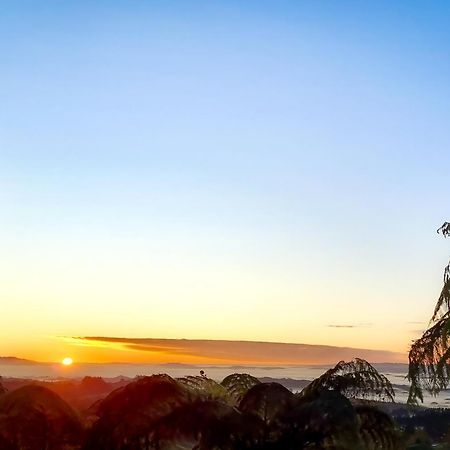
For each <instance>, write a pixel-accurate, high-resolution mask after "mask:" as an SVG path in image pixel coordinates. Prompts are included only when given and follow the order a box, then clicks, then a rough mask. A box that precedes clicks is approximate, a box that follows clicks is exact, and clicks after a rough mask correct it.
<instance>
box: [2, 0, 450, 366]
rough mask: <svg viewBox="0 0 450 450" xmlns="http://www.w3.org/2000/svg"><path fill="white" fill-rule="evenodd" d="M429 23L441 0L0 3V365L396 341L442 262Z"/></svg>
mask: <svg viewBox="0 0 450 450" xmlns="http://www.w3.org/2000/svg"><path fill="white" fill-rule="evenodd" d="M449 21H450V4H449V2H447V1H442V2H440V1H435V2H414V1H396V2H390V1H377V2H371V3H370V4H369V2H356V1H355V2H350V1H339V2H336V1H320V2H318V1H271V2H269V1H258V2H256V1H249V2H242V1H230V0H228V1H220V2H219V1H203V2H200V1H198V2H191V1H181V0H180V1H167V0H165V1H161V2H156V1H155V2H153V1H142V0H140V1H137V0H136V1H135V0H126V1H125V0H124V1H82V0H76V1H75V0H74V1H64V2H61V1H34V2H31V1H21V2H17V1H2V2H1V5H0V55H1V58H0V69H1V70H0V105H1V106H0V206H1V208H0V251H1V258H0V304H1V315H0V355H7V354H8V355H12V354H14V355H17V356H23V357H31V358H35V359H40V360H57V359H61V358H62V357H63V356H66V355H67V354H76V358H78V359H88V360H89V359H92V358H94V357H93V356H92V355H91V354H88V353H83V349H82V347H76V346H73V344H71V340H70V339H63V338H62V337H65V338H68V337H70V336H120V337H128V338H191V339H236V340H263V341H275V342H292V343H307V344H330V345H338V346H351V347H361V348H368V349H386V350H392V351H396V352H405V351H406V350H407V349H408V346H409V343H410V341H411V339H413V338H416V337H418V335H419V332H420V330H422V329H423V328H424V327H425V326H426V324H427V321H428V319H429V317H430V315H431V312H432V308H433V305H434V302H435V299H436V298H437V295H438V293H439V290H440V287H441V281H442V269H443V266H444V265H445V264H446V262H447V257H448V245H446V242H445V241H444V240H443V239H442V238H439V237H438V236H437V235H436V233H435V230H436V229H437V227H438V226H439V225H440V224H441V223H442V222H443V221H444V220H446V219H449V217H450V215H449V214H450V213H449V211H448V198H449V195H448V194H449V188H448V176H449V168H450V151H449V149H450V133H449V128H448V120H449V116H450V114H449V113H450V111H449V109H450V83H449V80H450V54H449V53H450V28H449V26H448V24H449ZM99 351H100V352H101V349H99ZM96 355H97V356H96V358H100V359H101V355H100V353H98V354H96ZM99 355H100V356H99ZM123 357H124V359H127V358H128V357H129V358H131V359H133V358H132V357H131V356H129V355H128V356H127V354H125V353H124V356H123Z"/></svg>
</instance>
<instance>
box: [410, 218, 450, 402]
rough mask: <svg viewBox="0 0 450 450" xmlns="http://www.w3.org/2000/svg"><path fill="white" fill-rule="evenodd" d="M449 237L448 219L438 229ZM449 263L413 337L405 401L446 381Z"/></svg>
mask: <svg viewBox="0 0 450 450" xmlns="http://www.w3.org/2000/svg"><path fill="white" fill-rule="evenodd" d="M437 232H438V233H439V234H442V235H443V236H444V237H448V236H450V222H445V223H444V224H443V225H442V226H441V227H440V228H439V229H438V230H437ZM449 340H450V263H449V264H448V265H447V267H446V268H445V270H444V285H443V287H442V290H441V293H440V295H439V298H438V300H437V302H436V306H435V308H434V312H433V316H432V317H431V321H430V324H429V327H428V329H427V330H426V331H425V332H424V333H423V335H422V337H421V338H419V339H417V340H415V341H414V342H413V343H412V345H411V349H410V351H409V370H408V379H409V381H410V382H411V387H410V390H409V397H408V402H409V403H418V400H420V401H421V402H423V391H424V390H427V391H428V392H430V393H431V394H434V395H436V394H437V393H438V392H439V391H440V390H442V389H446V388H447V387H448V385H449V384H450V348H449Z"/></svg>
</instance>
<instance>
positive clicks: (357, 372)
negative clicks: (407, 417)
mask: <svg viewBox="0 0 450 450" xmlns="http://www.w3.org/2000/svg"><path fill="white" fill-rule="evenodd" d="M323 390H332V391H337V392H340V393H341V394H343V395H344V396H345V397H348V398H371V399H377V400H382V401H394V397H395V393H394V389H393V387H392V384H391V383H390V381H389V380H388V379H387V378H386V377H385V376H384V375H382V374H380V373H379V372H378V371H377V370H376V369H375V367H373V366H372V365H371V364H369V363H368V362H367V361H365V360H364V359H359V358H355V359H354V360H353V361H350V362H345V361H340V362H339V363H338V364H336V366H335V367H333V368H331V369H329V370H327V371H326V372H325V373H324V374H323V375H321V376H320V377H319V378H316V379H315V380H314V381H313V382H312V383H311V384H309V385H308V386H307V387H306V388H305V389H303V391H302V392H301V394H300V395H305V396H306V395H310V394H312V393H314V392H317V391H323Z"/></svg>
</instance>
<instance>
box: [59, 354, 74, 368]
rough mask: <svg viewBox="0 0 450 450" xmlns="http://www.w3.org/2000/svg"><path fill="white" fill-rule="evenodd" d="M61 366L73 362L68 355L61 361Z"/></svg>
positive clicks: (69, 364)
mask: <svg viewBox="0 0 450 450" xmlns="http://www.w3.org/2000/svg"><path fill="white" fill-rule="evenodd" d="M61 363H62V365H63V366H71V365H72V364H73V359H72V358H69V357H68V356H67V357H66V358H64V359H63V360H62V361H61Z"/></svg>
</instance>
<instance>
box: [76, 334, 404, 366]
mask: <svg viewBox="0 0 450 450" xmlns="http://www.w3.org/2000/svg"><path fill="white" fill-rule="evenodd" d="M72 340H73V342H74V344H76V343H77V342H78V343H79V342H84V343H89V345H90V346H94V347H96V346H97V345H98V346H99V348H101V347H104V346H105V344H112V345H114V346H115V348H120V349H121V350H122V353H121V354H122V355H123V358H124V360H126V359H127V354H126V352H129V353H132V354H135V352H140V354H141V355H142V357H144V358H147V357H148V359H149V361H150V360H151V362H161V363H167V362H183V363H192V364H261V365H277V364H280V365H296V364H333V363H336V362H337V361H339V360H350V359H353V358H355V357H359V358H363V359H367V360H368V361H370V362H405V360H406V355H404V354H402V353H395V352H391V351H387V350H370V349H358V348H351V347H336V346H327V345H308V344H291V343H278V342H254V341H224V340H195V339H157V338H141V339H135V338H126V337H125V338H124V337H101V336H100V337H98V336H97V337H94V336H88V337H74V338H72ZM128 357H129V358H130V360H133V358H132V355H130V354H129V355H128ZM142 357H141V358H140V359H141V360H142Z"/></svg>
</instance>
